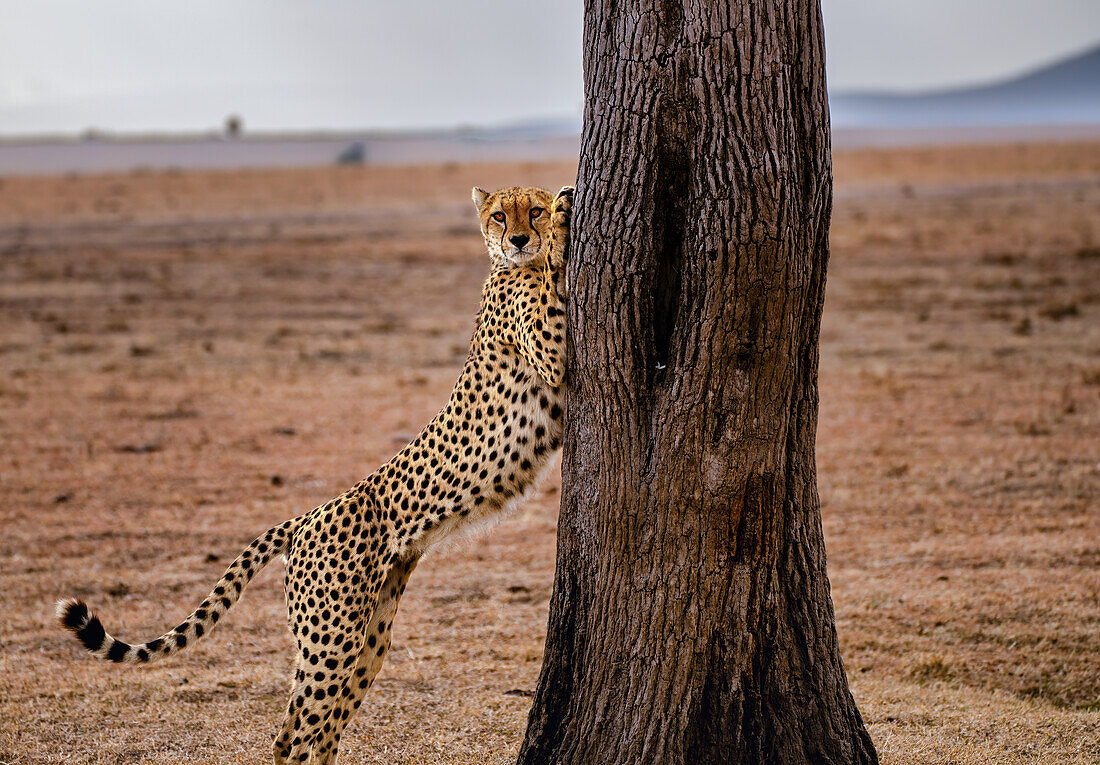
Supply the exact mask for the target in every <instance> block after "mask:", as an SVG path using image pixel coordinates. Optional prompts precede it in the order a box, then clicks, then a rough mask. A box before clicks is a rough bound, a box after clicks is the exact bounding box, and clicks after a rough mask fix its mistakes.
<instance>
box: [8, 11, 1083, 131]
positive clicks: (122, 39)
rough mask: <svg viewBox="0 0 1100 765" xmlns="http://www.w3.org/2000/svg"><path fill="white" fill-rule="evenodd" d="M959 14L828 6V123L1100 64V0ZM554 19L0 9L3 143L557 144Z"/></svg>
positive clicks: (1055, 119)
mask: <svg viewBox="0 0 1100 765" xmlns="http://www.w3.org/2000/svg"><path fill="white" fill-rule="evenodd" d="M957 5H958V4H953V3H951V2H947V0H931V1H930V2H927V3H923V4H921V5H920V6H919V7H913V6H911V5H909V4H906V3H904V2H900V1H898V0H889V1H884V2H880V3H876V4H869V3H865V2H860V1H859V0H823V2H822V10H823V15H824V17H825V24H826V41H827V47H828V54H827V60H828V77H829V83H830V96H831V101H832V102H833V111H834V122H835V123H836V124H838V125H839V126H845V125H850V126H857V127H858V126H869V125H871V124H873V123H874V120H875V119H878V120H879V121H880V122H881V121H883V120H885V123H884V124H898V125H907V126H915V125H919V124H924V123H926V122H927V123H928V124H1022V122H1021V119H1022V121H1023V122H1027V118H1028V116H1029V112H1028V110H1029V109H1030V108H1031V107H1030V104H1029V103H1025V102H1024V101H1021V100H1020V99H1018V98H1016V96H1015V95H1013V94H1007V97H1008V98H1009V99H1010V100H1011V99H1013V98H1016V100H1017V101H1018V103H1017V104H1016V105H1017V107H1018V108H1017V109H1016V111H1017V112H1018V114H1017V115H1016V116H1015V117H1012V116H1008V117H1006V116H1004V115H1003V114H1002V113H1001V112H1004V111H1005V110H1004V109H1003V108H1001V109H1000V112H998V111H997V110H996V109H994V110H990V109H986V111H985V112H982V111H981V110H978V111H977V112H975V113H974V114H972V115H970V116H967V114H966V112H965V109H964V111H963V112H961V113H960V114H961V116H960V117H958V118H953V117H950V115H947V118H946V122H945V118H936V119H932V120H931V121H930V122H929V119H928V118H927V117H926V116H923V115H926V114H933V115H934V114H941V116H942V115H943V114H947V112H945V111H943V109H946V108H948V107H951V104H950V103H946V102H945V103H944V104H934V103H932V102H929V101H924V102H923V103H920V104H919V106H918V108H917V109H916V110H914V109H913V108H909V114H910V116H909V117H904V118H901V117H898V116H897V115H898V114H900V113H901V112H904V111H905V110H904V109H902V110H901V111H900V112H899V107H898V106H897V105H894V106H891V107H890V108H889V110H888V111H889V115H887V116H886V117H883V116H882V115H883V112H882V109H881V108H880V107H881V104H878V103H874V104H870V105H869V104H868V102H867V100H866V99H868V98H882V97H885V98H887V99H895V100H897V99H899V98H900V99H914V98H915V99H920V98H926V97H927V96H928V95H930V94H931V95H935V96H939V95H943V94H945V93H949V92H962V91H965V90H966V89H968V88H973V89H978V90H981V89H983V88H984V89H985V90H989V89H990V87H991V86H993V87H995V86H997V85H999V84H1001V83H1006V82H1011V81H1013V80H1015V79H1018V78H1020V77H1026V75H1027V74H1028V73H1031V72H1034V71H1036V70H1040V69H1043V68H1044V67H1048V66H1052V65H1057V64H1059V62H1063V61H1067V60H1070V59H1074V57H1081V56H1082V55H1084V56H1085V57H1086V58H1088V55H1087V54H1090V53H1092V54H1095V56H1094V58H1095V59H1096V60H1097V61H1100V4H1097V3H1089V2H1084V1H1083V0H1051V1H1050V2H1048V3H1044V4H1042V5H1041V7H1037V6H1038V4H1034V3H1027V2H1024V0H1002V1H1001V2H993V0H974V1H973V2H971V3H968V4H965V7H957ZM558 10H559V11H560V12H558V13H554V14H547V13H546V12H545V11H546V7H545V6H536V5H534V4H516V3H510V2H507V0H491V1H490V2H486V3H483V4H480V5H479V7H478V8H477V9H476V11H475V10H471V9H470V8H468V7H462V6H456V5H454V4H449V3H445V2H443V0H419V2H416V3H413V4H408V5H405V6H403V7H401V8H398V7H394V6H390V5H386V4H382V3H377V2H367V3H352V2H350V0H327V2H322V3H318V4H315V5H312V6H310V7H308V8H305V7H302V6H298V5H295V4H291V3H287V2H273V1H270V0H269V2H259V0H243V1H242V2H239V3H234V4H232V5H231V6H225V5H223V4H219V3H217V2H213V0H197V1H196V2H194V3H191V4H188V5H187V6H186V7H182V6H175V5H173V4H168V3H164V2H148V3H144V4H141V5H135V4H133V3H127V2H125V0H103V1H102V2H98V3H96V4H88V3H83V2H80V1H79V0H42V1H41V2H36V3H31V4H28V3H18V2H15V0H0V13H2V21H3V23H0V137H4V138H16V137H18V138H31V137H34V136H48V137H51V138H54V137H62V136H67V137H76V136H88V135H119V136H125V135H139V134H176V135H183V134H195V133H200V134H209V133H211V132H218V131H221V130H223V129H224V128H225V125H226V120H227V119H228V118H230V117H231V116H236V117H237V118H238V119H239V120H240V123H241V129H242V131H243V132H244V134H246V135H255V134H257V133H266V134H294V133H348V132H360V131H371V132H378V131H383V132H386V131H388V132H396V131H409V130H411V131H425V130H427V131H432V130H454V129H459V128H489V129H494V128H495V129H504V130H512V131H515V130H517V129H518V130H520V131H522V130H523V129H525V128H531V129H535V130H536V131H537V130H540V129H545V128H546V127H547V126H553V127H554V129H555V130H557V131H558V132H560V131H561V129H562V128H563V127H568V126H569V125H570V124H574V123H575V125H577V126H579V122H580V113H581V108H582V101H583V93H582V83H581V56H582V53H581V23H582V9H581V3H580V2H579V1H577V0H573V1H572V2H569V3H563V4H559V6H558ZM414 17H415V19H416V21H415V23H414V22H413V21H412V19H413V18H414ZM1090 66H1091V64H1090ZM1088 71H1089V72H1093V76H1092V77H1091V79H1092V80H1093V82H1091V83H1090V82H1087V81H1086V82H1082V83H1080V85H1081V86H1082V87H1085V88H1088V87H1090V86H1091V87H1092V88H1093V89H1095V87H1096V83H1097V82H1100V69H1088ZM1077 76H1078V77H1080V75H1077ZM1063 79H1064V78H1063ZM1085 79H1086V80H1088V79H1090V77H1089V76H1088V75H1087V74H1086V76H1085ZM1043 92H1045V91H1043ZM1090 94H1091V91H1089V93H1088V94H1086V96H1085V97H1082V96H1081V95H1080V94H1074V93H1071V92H1068V91H1067V92H1066V93H1063V94H1062V96H1061V98H1062V102H1064V103H1060V105H1059V107H1058V108H1057V109H1054V110H1053V111H1049V109H1048V112H1049V113H1043V112H1041V110H1040V111H1034V110H1033V113H1034V120H1035V121H1037V122H1040V123H1044V124H1053V123H1059V122H1061V123H1066V122H1093V121H1100V112H1098V111H1097V110H1100V99H1097V100H1096V101H1097V102H1096V103H1088V100H1089V98H1091V95H1090ZM990 97H991V96H989V95H988V94H987V96H986V98H987V100H988V98H990ZM1029 98H1030V96H1029ZM861 99H862V100H861ZM1002 100H1003V99H1002ZM1047 100H1048V101H1049V100H1050V99H1049V98H1048V99H1047ZM1082 101H1083V102H1084V103H1079V102H1082ZM907 103H910V102H907ZM1073 103H1078V105H1079V107H1080V108H1076V107H1074V108H1068V107H1067V106H1066V104H1073ZM963 105H964V106H965V104H963ZM955 106H956V107H957V106H958V104H956V105H955ZM1048 106H1049V104H1048ZM940 107H943V108H940ZM998 108H1000V107H998ZM868 120H870V122H868Z"/></svg>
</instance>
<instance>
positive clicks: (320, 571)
mask: <svg viewBox="0 0 1100 765" xmlns="http://www.w3.org/2000/svg"><path fill="white" fill-rule="evenodd" d="M572 192H573V190H572V189H571V188H569V187H566V188H563V189H562V190H561V192H559V194H558V195H557V196H556V197H553V196H551V195H550V194H549V193H548V192H546V191H543V190H542V189H533V188H519V187H516V188H508V189H502V190H501V191H498V192H495V193H492V194H490V193H488V192H485V191H483V190H481V189H474V192H473V197H474V203H475V205H476V206H477V208H478V213H479V215H480V217H481V224H482V233H483V235H484V237H485V242H486V245H487V247H488V251H489V257H490V261H491V264H492V268H491V272H490V274H489V278H488V279H487V280H486V282H485V286H484V288H483V290H482V298H481V310H480V312H479V313H478V316H477V323H476V328H475V331H474V336H473V339H472V341H471V343H470V353H469V356H468V357H467V359H466V363H465V365H464V366H463V368H462V373H461V374H460V375H459V378H458V382H456V383H455V386H454V389H453V391H452V392H451V397H450V399H449V400H448V402H447V404H446V406H445V407H444V408H443V409H442V410H441V411H440V412H439V414H438V415H436V416H435V418H434V419H433V420H432V421H431V422H430V423H428V425H427V426H426V427H425V428H424V430H423V431H421V433H420V435H418V436H417V437H416V438H415V439H414V440H413V441H412V442H411V443H410V444H409V445H408V446H406V447H405V448H404V449H402V450H401V451H400V452H398V453H397V454H396V455H395V456H394V457H393V458H392V459H391V460H390V461H389V462H387V463H386V464H385V465H383V466H381V467H380V468H378V469H377V470H376V471H374V472H373V473H372V474H371V475H369V476H368V477H367V478H365V479H363V480H362V481H360V482H359V483H357V484H356V485H355V486H353V487H352V488H350V489H348V490H347V491H346V492H344V493H343V494H341V495H340V496H338V497H336V498H335V499H333V500H331V501H329V502H326V503H325V504H324V505H321V506H320V507H317V508H315V509H314V510H312V511H310V512H308V513H305V514H304V515H301V516H299V517H297V518H294V519H292V520H288V521H286V522H284V523H281V524H279V525H278V526H275V527H274V528H272V529H270V530H268V531H267V532H266V533H264V534H263V535H262V536H260V537H258V538H257V539H256V540H255V541H254V542H252V544H250V545H249V546H248V547H246V548H245V549H244V551H243V552H242V553H241V554H240V555H239V556H238V557H237V559H236V560H234V561H233V563H232V564H231V565H230V566H229V568H228V569H227V570H226V572H225V574H224V575H223V576H222V578H221V579H220V580H219V581H218V583H217V584H216V585H215V586H214V589H213V590H212V591H211V593H210V595H208V596H207V598H206V599H205V600H203V601H202V603H200V604H199V606H198V608H196V609H195V610H194V611H193V612H192V613H191V614H190V615H189V616H188V617H187V618H186V619H185V620H184V621H183V622H182V623H181V624H180V625H179V626H178V627H176V628H175V629H174V630H172V631H171V632H168V633H166V634H164V635H161V636H160V637H158V638H156V639H154V640H151V641H149V642H146V643H141V644H137V645H130V644H128V643H125V642H123V641H121V640H119V639H117V638H115V637H112V636H111V635H110V634H108V633H107V632H106V631H105V630H104V628H103V625H102V623H101V622H100V620H99V618H98V617H96V616H95V615H94V614H92V613H91V612H90V611H89V610H88V607H87V606H86V605H85V604H84V603H83V602H81V601H79V600H66V601H62V602H61V603H59V604H58V617H59V618H60V620H61V623H62V624H63V625H64V626H65V627H66V628H68V629H69V630H71V631H72V632H74V633H75V634H76V636H77V637H78V638H79V639H80V641H81V643H83V645H84V647H85V648H87V649H88V650H89V651H91V652H92V653H93V654H94V655H95V656H97V657H99V658H101V659H105V660H108V661H113V662H116V663H148V662H152V661H156V660H159V659H162V658H164V657H166V656H170V655H171V654H173V653H177V652H179V651H182V650H183V649H185V648H186V647H187V646H189V645H191V644H193V643H194V642H195V641H197V640H198V639H199V638H202V637H204V636H205V635H208V634H209V633H210V632H211V630H212V629H213V628H214V626H215V625H216V624H217V623H218V621H219V619H221V617H222V616H224V615H225V613H226V612H227V611H228V610H229V609H230V608H231V607H232V606H233V604H234V603H236V601H237V599H238V598H239V597H240V595H241V592H242V591H243V589H244V587H245V586H246V585H247V584H248V582H249V581H250V580H251V579H252V577H254V576H255V575H256V574H257V573H258V572H259V571H260V569H262V568H263V567H264V566H265V565H266V564H267V563H268V562H269V561H270V560H271V559H272V558H274V557H275V556H277V555H280V554H282V555H285V556H286V563H287V566H286V580H285V591H286V600H287V608H288V611H289V622H290V629H291V632H292V633H293V634H294V638H295V641H296V643H297V648H298V650H297V656H296V667H295V676H294V686H293V689H292V691H291V696H290V701H289V703H288V705H287V712H286V716H285V717H284V720H283V726H282V730H281V731H280V733H279V735H278V736H277V737H276V740H275V746H274V761H275V763H277V764H278V765H281V764H284V763H290V762H307V761H308V762H311V763H315V764H318V763H320V764H331V763H335V762H336V757H337V749H338V746H339V741H340V735H341V733H342V732H343V729H344V727H345V726H346V725H347V723H348V721H349V720H350V718H351V717H352V715H353V714H354V713H355V711H356V710H357V709H358V708H359V706H360V704H361V703H362V701H363V696H364V694H365V693H366V691H367V689H368V688H370V686H371V684H372V683H373V682H374V678H375V675H376V674H377V673H378V670H379V669H380V668H381V666H382V662H383V660H384V657H385V655H386V651H387V649H388V648H389V644H390V629H391V626H392V624H393V619H394V616H395V614H396V613H397V606H398V602H399V600H400V598H401V594H402V593H403V592H404V590H405V585H406V583H407V581H408V578H409V575H410V574H411V573H412V571H413V569H414V568H415V567H416V564H417V562H418V561H419V559H420V557H421V556H422V555H423V554H424V553H425V552H426V551H427V550H428V549H429V548H430V547H431V546H432V545H434V544H436V543H438V542H439V541H441V540H442V539H444V538H446V537H447V536H449V535H451V534H453V533H455V532H456V531H458V530H460V529H462V528H465V527H469V526H471V525H472V524H475V523H477V522H479V521H483V520H485V519H488V518H491V517H493V516H494V515H498V514H499V513H500V512H501V511H502V510H503V509H505V508H506V507H508V506H510V505H513V504H515V503H516V501H517V500H518V499H519V498H520V497H522V495H523V493H524V491H525V490H526V489H528V488H529V487H530V486H532V484H533V483H534V481H535V479H536V477H537V476H538V475H539V474H540V472H542V470H543V469H544V468H545V467H546V466H547V465H548V463H549V462H550V460H551V458H552V456H553V454H554V453H555V452H556V451H557V449H558V448H559V447H560V444H561V434H562V418H563V412H562V403H561V390H562V376H563V352H564V351H563V349H564V334H565V314H564V303H563V300H564V289H565V277H564V265H565V254H566V247H567V243H568V234H569V218H570V214H571V207H572Z"/></svg>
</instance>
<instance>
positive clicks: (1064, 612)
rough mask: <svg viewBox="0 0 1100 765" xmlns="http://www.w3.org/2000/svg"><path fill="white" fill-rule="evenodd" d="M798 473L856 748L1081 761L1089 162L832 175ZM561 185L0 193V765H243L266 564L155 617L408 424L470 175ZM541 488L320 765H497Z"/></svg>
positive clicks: (1089, 570) (464, 259) (973, 758)
mask: <svg viewBox="0 0 1100 765" xmlns="http://www.w3.org/2000/svg"><path fill="white" fill-rule="evenodd" d="M836 174H837V199H836V211H835V216H834V225H833V231H834V235H833V257H832V262H831V264H830V277H829V289H828V298H827V304H826V314H825V319H824V327H823V334H822V369H821V426H820V436H819V467H820V482H821V497H822V506H823V508H822V511H823V515H824V521H825V528H826V534H827V543H828V549H829V555H830V558H829V562H830V573H831V577H832V583H833V596H834V599H835V604H836V609H837V618H838V630H839V633H840V640H841V644H842V647H843V650H844V658H845V663H846V666H847V668H848V672H849V675H850V677H851V683H852V690H853V693H854V694H855V696H856V698H857V700H858V702H859V704H860V707H861V709H862V710H863V713H864V715H865V718H866V720H867V721H868V723H869V725H870V730H871V733H872V736H873V737H874V739H875V742H876V744H877V746H878V748H879V751H880V753H881V756H882V760H883V762H885V763H895V764H898V763H913V764H914V765H915V764H916V763H981V764H982V765H987V764H988V763H1025V762H1026V763H1031V762H1040V763H1042V762H1051V763H1059V765H1062V764H1064V763H1095V762H1097V761H1100V660H1098V658H1097V657H1098V656H1100V513H1098V512H1097V511H1098V509H1100V143H1077V144H1071V143H1066V144H1057V145H1020V146H1015V145H1006V146H999V147H969V148H939V149H928V150H905V151H898V150H891V151H859V152H845V153H840V154H838V156H837V157H836ZM572 175H573V168H572V167H571V166H570V165H567V164H559V165H524V164H511V165H491V166H488V165H487V166H441V167H424V168H388V169H378V168H351V169H349V168H325V169H317V170H296V171H254V172H187V173H178V172H177V173H171V172H169V173H138V174H130V175H111V176H91V177H79V178H77V177H73V178H25V179H16V178H9V179H4V180H2V181H0V441H2V443H3V448H2V450H0V508H2V509H0V517H2V519H3V534H2V535H0V608H2V613H3V615H4V618H3V619H2V620H0V763H57V762H66V763H137V762H151V763H176V762H179V761H181V760H186V761H189V762H203V763H242V762H262V761H265V760H266V758H267V757H268V750H269V747H270V742H271V739H272V734H273V732H274V731H275V729H276V726H277V723H278V720H279V718H280V716H281V711H282V706H283V703H284V699H285V694H286V692H287V690H288V686H289V675H290V661H291V650H290V639H289V634H288V633H287V631H286V629H285V627H284V624H283V619H284V612H283V605H282V596H281V576H280V571H279V568H280V567H279V565H278V564H275V565H273V566H272V567H271V570H270V571H268V572H266V573H265V574H263V575H261V577H260V578H258V579H257V581H256V582H255V583H254V584H253V585H252V587H251V588H250V590H249V592H248V594H247V595H246V597H245V598H244V599H243V600H242V602H241V604H240V605H239V606H237V608H236V609H235V610H234V613H233V614H232V616H231V618H230V619H228V620H226V621H225V622H223V623H222V624H221V625H220V626H219V629H218V631H217V632H216V633H215V634H214V635H213V636H212V638H210V639H208V640H205V641H203V642H202V643H201V644H199V645H198V646H197V647H196V648H194V649H193V650H191V651H189V652H188V653H186V654H184V655H183V656H181V657H180V658H178V659H177V660H173V661H170V662H167V663H163V664H158V665H156V666H153V667H148V668H137V669H135V668H120V667H115V666H108V665H104V664H100V663H97V662H93V661H91V660H89V659H88V657H87V656H86V655H84V654H83V653H82V652H81V650H80V649H79V648H78V646H77V645H76V643H75V641H73V640H72V639H71V638H69V637H68V636H66V635H63V634H62V633H61V632H60V631H59V630H58V629H57V627H56V626H55V624H54V622H53V619H52V609H53V602H54V601H55V600H56V599H57V598H58V597H60V596H63V595H70V594H72V595H79V596H82V597H84V598H86V599H88V600H89V601H91V602H92V603H93V604H94V605H96V606H97V607H99V609H100V610H101V611H102V612H103V613H104V615H105V619H106V621H107V625H108V627H109V628H111V629H112V630H114V631H115V632H116V634H118V635H120V636H121V637H123V638H135V639H137V638H148V637H152V636H153V635H155V634H159V632H160V631H162V630H163V629H164V628H167V627H169V626H171V625H174V624H175V623H176V622H177V621H178V620H179V618H180V616H182V615H183V614H184V613H186V612H187V611H188V610H189V609H190V608H191V607H192V606H193V605H194V604H195V603H196V602H197V601H198V600H199V599H200V598H201V597H203V595H205V593H206V592H207V588H208V586H209V585H210V583H212V582H213V581H214V580H215V579H216V578H217V576H219V574H220V573H221V571H222V568H223V567H224V565H225V564H226V563H227V562H228V561H229V560H230V559H231V558H232V557H233V556H234V555H235V554H236V553H237V551H238V550H239V549H240V548H241V547H242V546H243V545H244V544H245V543H246V542H248V541H249V540H251V539H252V538H253V536H254V535H255V534H256V533H258V532H260V531H262V530H264V529H266V528H267V527H268V526H270V525H272V524H274V523H275V522H277V521H280V520H282V519H284V518H286V517H288V516H290V515H293V514H297V513H299V512H301V511H303V510H305V509H308V508H310V507H312V506H314V505H316V504H318V503H320V502H323V501H324V500H326V499H328V498H329V497H330V496H332V495H333V494H334V493H335V492H337V491H339V490H341V489H343V488H344V487H346V486H347V485H349V484H351V483H353V482H355V481H356V480H358V479H359V478H360V477H361V476H363V475H364V474H365V473H367V472H368V471H370V470H371V469H373V468H374V467H375V466H376V465H377V464H378V463H380V462H381V461H383V460H384V459H386V458H387V457H388V456H389V454H390V453H391V452H392V451H393V450H395V449H396V447H398V446H399V445H400V444H401V443H402V442H403V441H405V440H406V439H407V438H409V437H410V436H411V435H412V434H413V433H415V432H416V430H417V429H418V427H419V426H420V425H421V424H422V423H424V422H425V421H427V419H428V418H429V417H430V416H431V415H432V414H433V413H434V412H435V411H436V409H437V408H438V406H439V405H440V404H441V403H442V402H443V400H444V399H445V397H446V395H447V393H448V391H449V388H450V384H451V382H452V380H453V378H454V377H455V375H456V372H457V370H458V368H459V365H460V363H461V361H462V359H463V358H464V354H465V349H466V343H467V339H468V337H469V333H470V329H471V319H472V316H473V313H474V311H475V309H476V306H477V299H478V294H479V286H480V283H481V280H482V278H483V276H484V273H485V270H486V264H485V259H484V257H483V255H482V253H481V245H480V242H479V238H478V236H477V233H476V223H475V219H474V214H473V210H472V208H471V207H470V205H469V202H468V201H467V199H468V193H469V187H470V186H471V185H472V184H474V183H478V184H481V185H485V186H494V185H505V184H511V183H535V184H541V185H545V186H548V187H554V188H556V187H557V186H560V185H561V184H562V183H565V182H568V181H569V180H570V179H571V177H572ZM557 486H558V482H557V479H556V478H555V479H553V480H551V481H550V482H549V483H548V484H547V485H546V486H545V488H544V489H543V490H542V492H541V493H540V494H539V495H538V497H537V499H536V501H535V502H534V503H533V504H531V505H530V506H529V507H528V508H527V509H526V510H525V511H524V512H522V513H521V514H520V515H519V516H518V517H515V518H513V519H511V520H508V521H506V522H505V523H504V524H502V525H501V526H500V527H499V528H498V529H497V530H495V531H494V532H493V533H492V534H491V535H488V536H486V537H483V538H480V539H477V540H475V541H472V542H463V543H459V544H456V545H452V546H450V547H448V548H446V549H443V550H441V551H439V552H438V553H436V554H434V555H432V556H431V558H430V559H429V560H427V561H425V562H424V563H423V564H422V565H421V566H420V568H419V569H418V570H417V572H416V575H415V577H414V578H413V581H412V583H411V585H410V587H409V590H408V593H407V594H406V596H405V599H404V602H403V604H402V612H401V614H400V616H399V618H398V620H397V626H396V631H395V641H396V642H395V646H394V649H393V651H392V653H391V656H390V659H389V660H388V662H387V665H386V667H385V668H384V669H383V672H382V674H381V676H380V682H379V683H378V684H377V686H376V688H375V690H374V691H372V693H371V695H370V696H369V697H368V704H367V705H366V706H365V707H364V711H363V712H362V713H361V714H360V715H359V717H358V719H357V720H356V722H355V723H354V725H353V726H352V727H351V728H350V729H349V732H348V734H347V736H346V737H345V740H344V745H343V751H344V757H343V759H342V761H343V762H346V763H457V764H463V763H470V764H473V763H476V764H477V765H488V764H489V763H508V762H511V761H513V759H514V755H515V751H516V748H517V746H518V743H519V740H520V738H521V736H522V733H523V728H524V722H525V716H526V712H527V709H528V706H529V703H530V700H529V691H530V689H531V688H532V687H533V685H534V683H535V679H536V677H537V675H538V669H539V662H540V659H541V651H542V644H543V639H544V630H545V617H546V609H547V604H548V599H549V595H550V585H551V580H552V575H553V561H554V527H555V513H556V506H557V497H558V490H557Z"/></svg>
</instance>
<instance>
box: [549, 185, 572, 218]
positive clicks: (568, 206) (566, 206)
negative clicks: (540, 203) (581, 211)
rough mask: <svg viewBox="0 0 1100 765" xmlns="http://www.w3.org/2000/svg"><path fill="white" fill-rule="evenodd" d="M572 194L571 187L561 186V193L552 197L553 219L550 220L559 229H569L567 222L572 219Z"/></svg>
mask: <svg viewBox="0 0 1100 765" xmlns="http://www.w3.org/2000/svg"><path fill="white" fill-rule="evenodd" d="M573 192H574V188H573V187H572V186H562V187H561V191H559V192H558V195H557V196H556V197H554V204H553V206H552V208H551V209H552V210H553V217H552V218H551V219H550V220H551V222H552V223H553V224H554V225H555V226H557V227H559V228H569V221H570V219H571V218H572V217H573Z"/></svg>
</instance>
